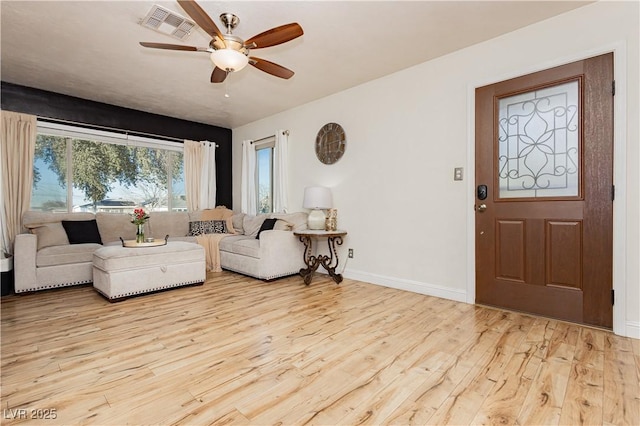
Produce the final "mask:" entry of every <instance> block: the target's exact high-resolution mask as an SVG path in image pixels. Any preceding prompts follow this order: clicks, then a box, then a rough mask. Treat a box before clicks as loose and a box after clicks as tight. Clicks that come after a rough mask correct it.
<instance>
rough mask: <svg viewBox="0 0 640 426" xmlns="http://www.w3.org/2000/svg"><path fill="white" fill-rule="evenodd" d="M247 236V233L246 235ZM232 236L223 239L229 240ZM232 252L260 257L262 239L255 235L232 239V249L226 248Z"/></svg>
mask: <svg viewBox="0 0 640 426" xmlns="http://www.w3.org/2000/svg"><path fill="white" fill-rule="evenodd" d="M245 237H247V235H245ZM229 238H230V237H226V238H223V239H222V241H225V240H228V239H229ZM225 251H228V252H231V253H235V254H240V255H243V256H249V257H253V258H256V259H260V240H256V239H255V237H251V236H248V238H242V239H236V240H233V241H231V250H225Z"/></svg>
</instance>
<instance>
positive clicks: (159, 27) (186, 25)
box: [140, 4, 196, 40]
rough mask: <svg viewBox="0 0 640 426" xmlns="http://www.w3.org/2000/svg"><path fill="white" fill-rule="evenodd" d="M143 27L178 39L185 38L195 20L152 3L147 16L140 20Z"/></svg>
mask: <svg viewBox="0 0 640 426" xmlns="http://www.w3.org/2000/svg"><path fill="white" fill-rule="evenodd" d="M140 25H142V26H143V27H147V28H151V29H152V30H155V31H158V32H161V33H162V34H167V35H170V36H171V37H175V38H177V39H178V40H186V39H187V37H189V34H191V29H192V28H193V27H194V26H195V25H196V24H195V22H193V21H191V20H189V19H187V18H185V17H184V16H180V15H178V14H177V13H175V12H172V11H170V10H169V9H165V8H164V7H162V6H158V5H157V4H154V5H153V7H152V8H151V10H149V13H147V16H145V17H144V19H143V20H142V21H141V22H140Z"/></svg>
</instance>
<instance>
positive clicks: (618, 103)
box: [466, 40, 640, 338]
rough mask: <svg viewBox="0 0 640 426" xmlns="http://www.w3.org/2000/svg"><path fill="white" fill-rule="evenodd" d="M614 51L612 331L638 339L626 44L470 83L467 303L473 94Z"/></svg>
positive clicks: (472, 291) (470, 262) (472, 267)
mask: <svg viewBox="0 0 640 426" xmlns="http://www.w3.org/2000/svg"><path fill="white" fill-rule="evenodd" d="M610 52H613V75H614V79H615V81H616V94H615V97H614V99H613V111H614V112H613V183H614V185H615V188H616V194H615V201H614V204H613V253H612V256H613V277H612V278H613V289H614V291H615V304H614V305H613V332H614V333H615V334H617V335H621V336H627V337H634V338H640V336H639V335H638V333H639V332H640V330H635V329H634V327H631V326H630V325H628V324H627V323H626V313H627V307H626V285H627V281H628V280H627V274H626V266H627V258H626V255H627V246H626V239H627V237H626V235H627V186H626V161H625V159H626V157H627V156H626V153H627V132H626V129H627V116H626V108H627V93H626V88H627V43H626V41H624V40H622V41H618V42H615V43H612V44H608V45H604V46H600V47H598V48H595V49H591V50H589V51H585V52H580V53H576V54H571V55H566V56H563V57H560V58H556V59H554V60H552V61H548V62H544V63H542V64H540V63H537V64H535V65H530V66H527V67H523V68H520V69H517V70H514V71H511V72H509V73H507V74H504V75H501V76H497V77H496V78H492V79H490V80H489V79H485V80H478V81H472V82H470V83H469V84H468V86H467V170H469V172H467V176H469V179H467V204H466V205H467V206H469V208H468V210H467V229H468V230H469V231H468V232H467V299H466V301H467V303H471V304H475V302H476V262H475V259H476V251H475V241H476V238H475V236H476V227H475V215H476V213H475V212H474V210H473V206H474V204H475V171H476V169H475V157H476V152H475V143H476V141H475V126H476V120H475V118H476V117H475V91H476V89H477V88H479V87H483V86H487V85H490V84H495V83H498V82H501V81H505V80H509V79H511V78H515V77H519V76H522V75H526V74H531V73H534V72H538V71H543V70H545V69H549V68H553V67H556V66H560V65H565V64H568V63H571V62H575V61H580V60H583V59H587V58H591V57H594V56H598V55H602V54H606V53H610Z"/></svg>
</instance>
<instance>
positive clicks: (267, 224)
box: [256, 219, 278, 239]
mask: <svg viewBox="0 0 640 426" xmlns="http://www.w3.org/2000/svg"><path fill="white" fill-rule="evenodd" d="M277 221H278V219H265V220H264V222H262V225H260V230H259V231H258V233H257V234H256V239H260V233H261V232H262V231H270V230H272V229H273V227H274V226H275V224H276V222H277Z"/></svg>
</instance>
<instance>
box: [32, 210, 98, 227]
mask: <svg viewBox="0 0 640 426" xmlns="http://www.w3.org/2000/svg"><path fill="white" fill-rule="evenodd" d="M95 218H96V216H95V215H94V214H93V213H87V212H75V213H51V212H40V211H35V210H29V211H26V212H25V213H24V215H22V224H23V226H24V227H25V228H32V227H33V226H37V225H43V224H45V223H53V222H60V221H62V220H90V219H95Z"/></svg>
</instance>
